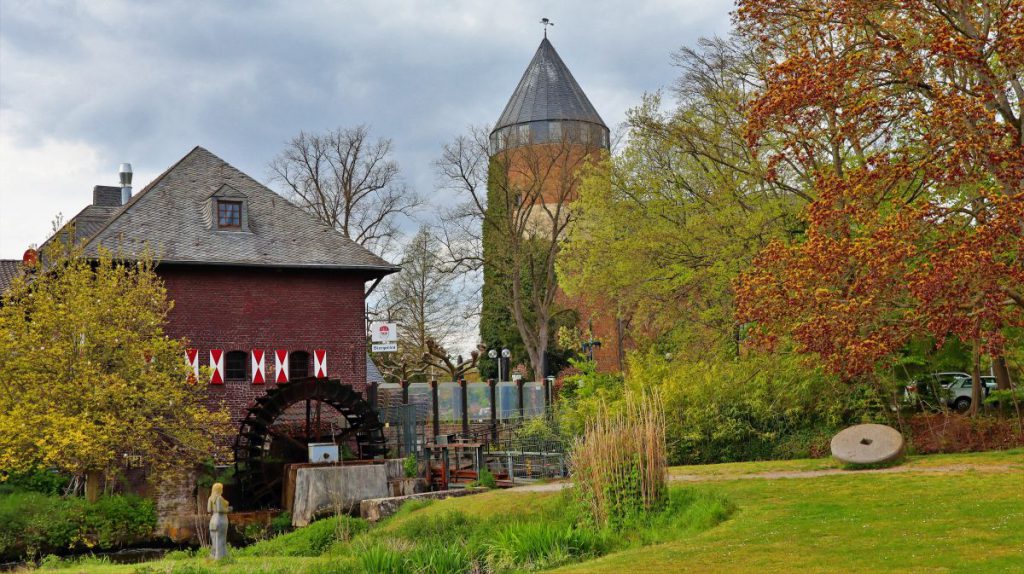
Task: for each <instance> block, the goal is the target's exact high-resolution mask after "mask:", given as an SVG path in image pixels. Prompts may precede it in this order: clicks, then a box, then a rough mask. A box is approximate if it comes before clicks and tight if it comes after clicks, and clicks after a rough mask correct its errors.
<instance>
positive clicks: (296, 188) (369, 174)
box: [269, 125, 422, 254]
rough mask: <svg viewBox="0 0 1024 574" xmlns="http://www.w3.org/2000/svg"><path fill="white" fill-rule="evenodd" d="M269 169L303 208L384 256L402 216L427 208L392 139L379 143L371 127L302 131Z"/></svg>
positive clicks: (383, 139)
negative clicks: (404, 175)
mask: <svg viewBox="0 0 1024 574" xmlns="http://www.w3.org/2000/svg"><path fill="white" fill-rule="evenodd" d="M269 167H270V174H271V180H272V181H274V182H277V183H279V184H280V185H282V186H283V187H284V191H285V194H286V196H287V197H288V198H289V199H291V200H292V201H294V202H295V203H296V204H297V205H298V206H299V207H301V208H303V209H305V210H306V211H308V212H310V213H312V214H313V215H315V216H316V218H317V219H319V220H320V221H321V222H322V223H324V224H326V225H330V226H331V227H333V228H335V229H337V230H338V231H340V232H342V233H344V234H345V235H346V236H348V237H349V238H350V239H352V240H353V241H355V242H356V243H359V244H360V245H363V246H365V247H367V248H368V249H370V250H371V251H374V252H375V253H378V254H382V253H385V252H387V250H388V249H390V248H391V247H392V244H393V242H394V240H395V239H396V238H397V237H398V235H399V226H398V224H399V221H400V220H401V218H402V217H407V216H410V215H412V214H413V213H414V212H415V211H416V210H417V209H418V208H419V207H420V206H421V205H422V199H421V198H420V196H419V195H418V194H416V193H415V192H414V191H413V190H411V189H409V188H408V187H407V186H406V185H405V184H404V183H403V182H402V180H401V176H400V173H399V169H398V162H397V161H395V160H394V158H393V157H392V144H391V140H390V139H386V138H379V139H376V140H373V139H372V138H371V136H370V129H369V127H367V126H365V125H360V126H356V127H354V128H338V129H335V130H331V131H328V132H324V133H307V132H300V133H299V135H297V136H295V137H294V138H292V139H291V141H289V142H288V144H287V146H286V147H285V149H284V150H282V151H281V153H280V154H278V156H277V157H275V158H274V159H273V160H272V161H271V162H270V166H269Z"/></svg>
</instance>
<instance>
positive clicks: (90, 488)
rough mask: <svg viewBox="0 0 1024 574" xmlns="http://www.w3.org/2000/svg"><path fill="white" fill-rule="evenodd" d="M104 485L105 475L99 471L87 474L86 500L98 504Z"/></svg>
mask: <svg viewBox="0 0 1024 574" xmlns="http://www.w3.org/2000/svg"><path fill="white" fill-rule="evenodd" d="M102 483H103V473H102V472H100V471H98V470H88V471H86V472H85V499H86V500H88V501H89V502H96V501H97V500H99V499H100V490H101V485H102Z"/></svg>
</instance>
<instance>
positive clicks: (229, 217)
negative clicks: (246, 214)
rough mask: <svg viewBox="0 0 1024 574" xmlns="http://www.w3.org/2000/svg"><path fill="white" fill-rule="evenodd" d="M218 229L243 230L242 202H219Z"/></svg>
mask: <svg viewBox="0 0 1024 574" xmlns="http://www.w3.org/2000/svg"><path fill="white" fill-rule="evenodd" d="M217 228H218V229H241V228H242V202H241V201H225V200H223V199H221V200H218V201H217Z"/></svg>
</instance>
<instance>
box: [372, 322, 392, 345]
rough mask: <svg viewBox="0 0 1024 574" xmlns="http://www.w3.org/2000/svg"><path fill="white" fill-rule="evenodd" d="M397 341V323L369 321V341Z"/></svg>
mask: <svg viewBox="0 0 1024 574" xmlns="http://www.w3.org/2000/svg"><path fill="white" fill-rule="evenodd" d="M397 341H398V325H397V324H396V323H380V322H376V323H370V342H372V343H395V342H397Z"/></svg>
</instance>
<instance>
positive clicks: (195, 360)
mask: <svg viewBox="0 0 1024 574" xmlns="http://www.w3.org/2000/svg"><path fill="white" fill-rule="evenodd" d="M185 359H186V360H188V366H190V367H192V380H191V381H190V382H193V383H194V382H196V381H198V380H199V349H185Z"/></svg>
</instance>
